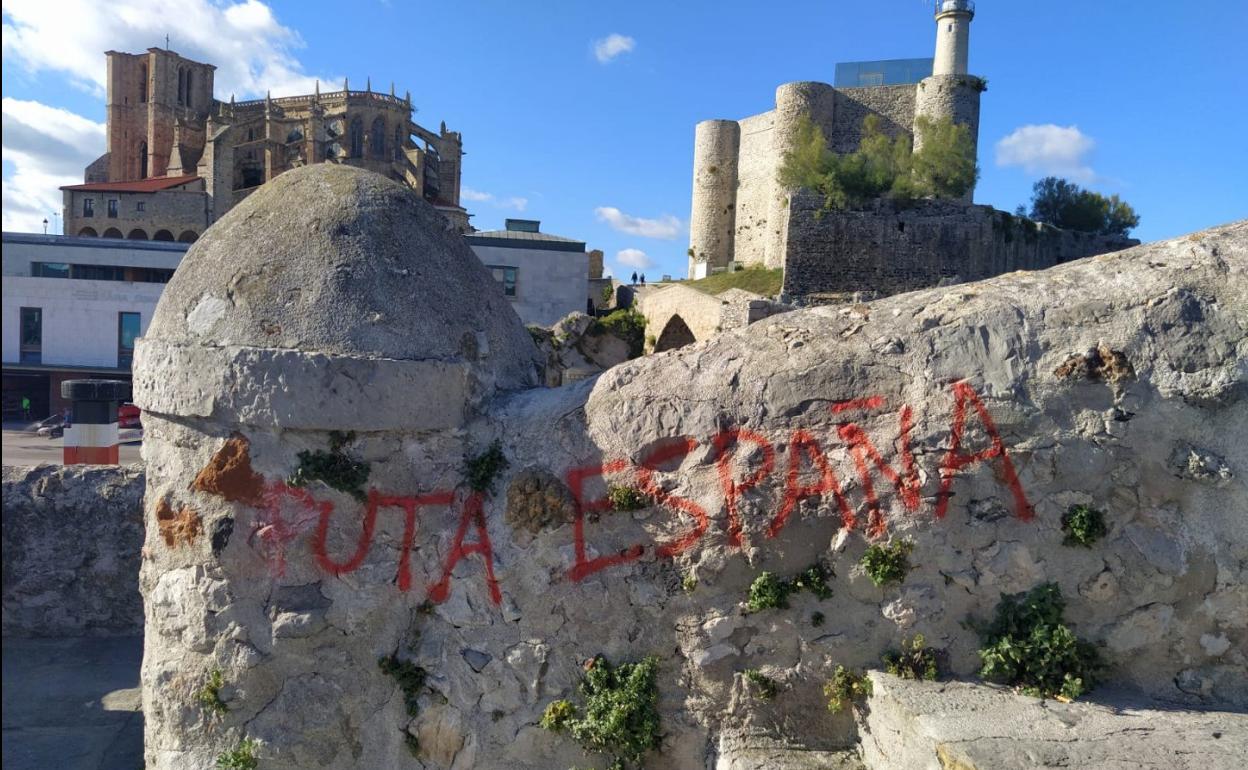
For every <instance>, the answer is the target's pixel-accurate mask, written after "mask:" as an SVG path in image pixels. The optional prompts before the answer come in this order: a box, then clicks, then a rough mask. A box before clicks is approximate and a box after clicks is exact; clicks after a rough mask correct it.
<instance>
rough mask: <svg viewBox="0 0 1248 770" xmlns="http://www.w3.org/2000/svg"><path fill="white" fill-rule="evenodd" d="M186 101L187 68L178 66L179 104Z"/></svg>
mask: <svg viewBox="0 0 1248 770" xmlns="http://www.w3.org/2000/svg"><path fill="white" fill-rule="evenodd" d="M185 102H186V69H184V68H182V67H178V104H183V103H185Z"/></svg>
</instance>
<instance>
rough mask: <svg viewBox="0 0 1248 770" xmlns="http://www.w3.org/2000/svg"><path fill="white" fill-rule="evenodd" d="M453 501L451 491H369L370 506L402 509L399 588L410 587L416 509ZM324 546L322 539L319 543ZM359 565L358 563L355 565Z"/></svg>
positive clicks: (397, 580) (406, 589)
mask: <svg viewBox="0 0 1248 770" xmlns="http://www.w3.org/2000/svg"><path fill="white" fill-rule="evenodd" d="M454 501H455V494H454V493H453V492H434V493H432V494H428V495H418V496H416V497H398V496H393V495H379V494H377V493H375V492H371V493H369V496H368V504H369V507H370V508H402V509H403V544H402V547H401V550H400V551H399V570H398V573H397V574H396V575H395V583H397V584H398V586H399V590H400V591H402V592H404V593H406V592H408V591H410V590H411V588H412V567H411V559H412V545H413V543H414V541H415V539H416V509H417V508H420V507H421V506H424V505H450V504H451V503H452V502H454ZM321 545H322V548H323V547H324V541H322V543H321ZM321 555H322V554H321V553H320V552H318V553H317V558H318V559H319V558H320V557H321ZM356 566H357V567H358V566H359V565H358V564H357V565H356Z"/></svg>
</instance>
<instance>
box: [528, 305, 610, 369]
mask: <svg viewBox="0 0 1248 770" xmlns="http://www.w3.org/2000/svg"><path fill="white" fill-rule="evenodd" d="M529 334H530V335H532V337H533V341H534V342H536V343H537V349H538V355H539V357H540V358H541V359H542V360H543V361H545V364H544V365H543V366H542V381H543V382H544V383H545V384H546V386H547V387H549V388H557V387H559V386H560V385H564V384H566V383H569V382H576V381H577V380H583V379H585V378H587V377H592V376H594V375H595V374H598V373H600V372H602V371H603V370H606V369H610V368H611V367H613V366H615V365H616V364H618V363H620V362H622V361H627V360H628V357H629V355H631V353H632V350H631V348H630V347H629V344H628V342H627V341H625V340H622V339H620V338H619V337H617V336H615V335H614V334H612V333H611V332H610V331H608V330H607V329H606V327H605V326H603V325H602V324H600V323H595V320H594V319H593V318H592V317H590V316H587V315H585V314H584V313H569V314H568V315H566V316H564V317H563V318H561V319H560V320H559V322H558V323H556V324H555V325H554V326H552V327H551V328H549V329H543V328H542V327H540V326H530V327H529Z"/></svg>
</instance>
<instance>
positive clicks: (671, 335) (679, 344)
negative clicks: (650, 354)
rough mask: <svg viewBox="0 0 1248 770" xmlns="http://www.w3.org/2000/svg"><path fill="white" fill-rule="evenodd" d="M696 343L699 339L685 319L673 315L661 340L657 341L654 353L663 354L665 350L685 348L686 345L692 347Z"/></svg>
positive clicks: (661, 334)
mask: <svg viewBox="0 0 1248 770" xmlns="http://www.w3.org/2000/svg"><path fill="white" fill-rule="evenodd" d="M696 341H697V338H695V337H694V336H693V331H692V330H691V329H690V328H689V324H687V323H685V319H683V318H681V317H680V316H679V315H673V316H672V317H671V318H669V319H668V321H667V324H666V325H665V326H664V327H663V331H662V332H661V333H660V334H659V338H658V339H657V340H655V343H654V352H655V353H661V352H663V351H664V350H675V349H676V348H683V347H684V346H685V345H691V344H693V343H694V342H696Z"/></svg>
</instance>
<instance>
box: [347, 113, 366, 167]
mask: <svg viewBox="0 0 1248 770" xmlns="http://www.w3.org/2000/svg"><path fill="white" fill-rule="evenodd" d="M347 138H348V144H349V145H350V155H349V157H352V158H362V157H364V121H363V120H361V119H360V118H352V120H351V128H350V129H348V130H347Z"/></svg>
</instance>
